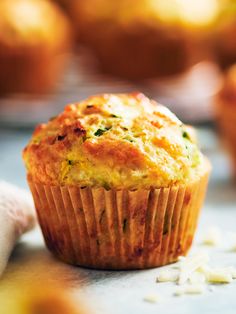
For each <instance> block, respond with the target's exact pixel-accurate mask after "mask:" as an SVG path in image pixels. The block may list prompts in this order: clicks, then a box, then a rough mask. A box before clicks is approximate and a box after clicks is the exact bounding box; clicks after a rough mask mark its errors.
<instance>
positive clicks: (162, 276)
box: [156, 268, 179, 282]
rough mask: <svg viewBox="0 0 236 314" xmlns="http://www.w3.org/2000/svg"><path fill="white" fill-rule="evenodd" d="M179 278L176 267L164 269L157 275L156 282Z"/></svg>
mask: <svg viewBox="0 0 236 314" xmlns="http://www.w3.org/2000/svg"><path fill="white" fill-rule="evenodd" d="M178 279H179V271H178V270H177V269H173V268H172V269H164V270H162V271H161V272H160V273H159V274H158V276H157V279H156V281H157V282H166V281H177V280H178Z"/></svg>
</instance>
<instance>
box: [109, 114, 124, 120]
mask: <svg viewBox="0 0 236 314" xmlns="http://www.w3.org/2000/svg"><path fill="white" fill-rule="evenodd" d="M111 117H112V118H119V119H121V118H122V117H121V116H118V115H116V114H114V113H113V114H111Z"/></svg>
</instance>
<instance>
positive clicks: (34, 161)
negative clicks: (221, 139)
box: [23, 93, 204, 189]
mask: <svg viewBox="0 0 236 314" xmlns="http://www.w3.org/2000/svg"><path fill="white" fill-rule="evenodd" d="M23 158H24V160H25V163H26V167H27V170H28V175H29V177H30V178H31V179H32V180H33V181H35V182H39V183H42V184H45V185H58V184H59V185H77V186H78V185H79V186H92V187H99V186H103V187H105V188H107V189H108V188H117V189H119V188H129V189H132V188H139V187H142V188H150V187H155V188H158V187H169V186H171V185H176V184H186V183H187V182H191V181H193V180H195V179H197V178H199V176H200V175H201V174H202V171H203V169H204V158H203V156H202V154H201V152H200V151H199V149H198V147H197V144H196V139H195V135H194V132H193V130H192V129H191V128H190V127H188V126H186V125H184V124H183V123H181V121H179V120H178V119H177V118H176V116H175V115H174V114H172V113H171V112H170V111H169V110H168V109H167V108H166V107H164V106H161V105H159V104H157V103H156V102H154V101H153V100H149V99H148V98H147V97H145V96H144V95H143V94H140V93H132V94H103V95H97V96H93V97H90V98H88V99H86V100H84V101H81V102H80V103H77V104H71V105H67V106H66V107H65V110H64V111H63V112H62V113H61V114H60V115H58V116H57V117H56V118H53V119H51V120H50V121H49V122H48V123H47V124H41V125H39V126H38V127H37V128H36V130H35V132H34V134H33V137H32V139H31V141H30V143H29V144H28V146H26V148H25V149H24V152H23Z"/></svg>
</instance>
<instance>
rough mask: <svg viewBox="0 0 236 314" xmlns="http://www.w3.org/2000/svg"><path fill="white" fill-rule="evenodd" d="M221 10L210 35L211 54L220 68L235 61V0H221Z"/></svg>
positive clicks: (224, 67)
mask: <svg viewBox="0 0 236 314" xmlns="http://www.w3.org/2000/svg"><path fill="white" fill-rule="evenodd" d="M220 3H221V12H220V15H219V17H218V19H217V22H216V24H215V27H214V30H213V36H212V39H211V40H212V42H213V47H212V48H213V55H214V58H215V61H216V62H217V63H218V64H219V66H220V67H221V68H222V69H226V68H227V67H229V66H230V65H232V64H233V63H235V62H236V39H235V38H236V1H235V0H221V2H220Z"/></svg>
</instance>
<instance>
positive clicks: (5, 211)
mask: <svg viewBox="0 0 236 314" xmlns="http://www.w3.org/2000/svg"><path fill="white" fill-rule="evenodd" d="M35 222H36V215H35V212H34V207H33V201H32V198H31V195H30V193H28V192H27V191H25V190H23V189H20V188H18V187H16V186H14V185H12V184H10V183H7V182H4V181H0V276H1V275H2V273H3V271H4V269H5V268H6V265H7V262H8V259H9V257H10V255H11V252H12V250H13V248H14V246H15V244H16V242H17V240H18V238H19V237H20V236H21V235H22V234H23V233H24V232H26V231H29V230H30V229H32V228H33V227H34V225H35Z"/></svg>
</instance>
